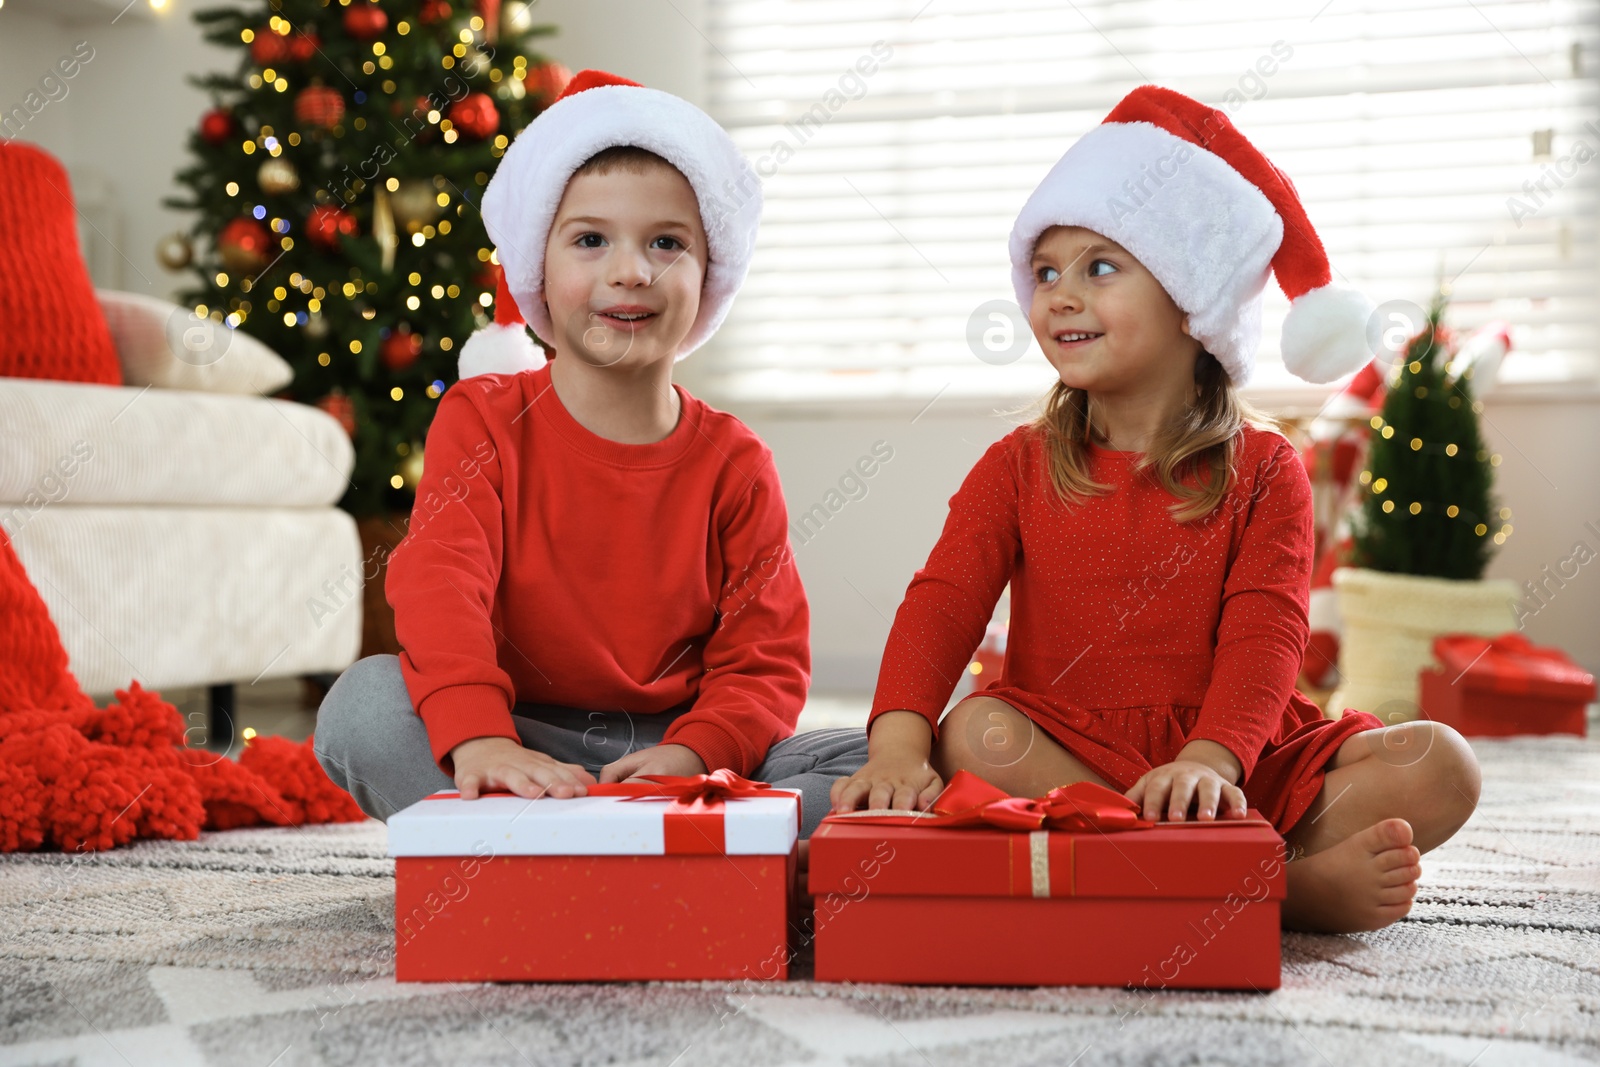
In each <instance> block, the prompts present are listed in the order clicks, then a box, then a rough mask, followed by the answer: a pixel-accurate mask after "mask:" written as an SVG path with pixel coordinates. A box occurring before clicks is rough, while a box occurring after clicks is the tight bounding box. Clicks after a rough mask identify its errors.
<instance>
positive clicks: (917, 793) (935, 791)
mask: <svg viewBox="0 0 1600 1067" xmlns="http://www.w3.org/2000/svg"><path fill="white" fill-rule="evenodd" d="M943 789H944V783H943V782H942V781H940V780H939V775H938V773H937V772H936V771H934V769H933V767H931V766H930V765H929V764H928V760H927V758H926V757H924V756H919V755H917V754H915V753H901V752H892V753H889V754H886V755H881V756H872V757H869V758H868V759H867V762H866V764H865V765H864V766H863V767H862V768H861V769H860V770H859V771H857V772H856V773H854V774H852V775H851V776H850V777H848V778H840V779H838V780H837V781H835V782H834V783H833V791H832V792H831V793H830V794H829V800H831V801H832V803H833V811H834V812H835V813H838V812H845V811H854V810H856V809H857V808H859V807H861V803H862V801H866V806H867V807H868V808H880V809H881V808H899V809H901V810H904V811H922V810H926V809H927V808H928V807H930V806H931V805H932V804H933V800H934V798H935V797H937V796H938V795H939V793H940V791H941V790H943Z"/></svg>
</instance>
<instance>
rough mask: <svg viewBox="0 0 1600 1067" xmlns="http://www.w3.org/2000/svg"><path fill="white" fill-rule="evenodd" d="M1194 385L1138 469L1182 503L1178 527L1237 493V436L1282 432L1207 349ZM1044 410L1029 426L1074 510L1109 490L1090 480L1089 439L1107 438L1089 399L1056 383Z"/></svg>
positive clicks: (1175, 508)
mask: <svg viewBox="0 0 1600 1067" xmlns="http://www.w3.org/2000/svg"><path fill="white" fill-rule="evenodd" d="M1194 381H1195V386H1196V396H1195V397H1194V399H1193V401H1192V402H1191V403H1190V404H1189V405H1188V406H1187V407H1186V408H1185V409H1184V412H1183V414H1182V415H1181V416H1180V417H1179V418H1177V419H1175V420H1173V422H1172V423H1170V424H1169V425H1167V426H1165V427H1163V428H1162V430H1161V431H1160V432H1159V433H1158V434H1157V436H1156V439H1155V440H1154V441H1153V442H1151V445H1150V447H1149V448H1148V449H1146V450H1145V452H1144V454H1143V455H1142V456H1140V458H1139V460H1138V462H1137V466H1136V468H1135V469H1137V470H1143V471H1149V472H1151V473H1152V474H1153V475H1154V476H1155V479H1156V481H1157V482H1159V483H1160V484H1161V486H1162V487H1163V488H1165V489H1166V490H1167V491H1168V492H1170V493H1171V494H1172V495H1173V496H1175V497H1177V498H1178V502H1177V503H1176V504H1172V505H1170V506H1169V507H1168V511H1169V512H1170V513H1171V514H1172V517H1173V520H1174V521H1176V522H1189V521H1191V520H1194V519H1199V518H1203V517H1205V516H1206V515H1209V514H1211V512H1212V511H1213V510H1214V509H1215V508H1216V506H1217V505H1218V504H1219V503H1221V502H1222V498H1223V497H1224V496H1226V495H1227V493H1228V490H1229V489H1231V488H1232V487H1233V483H1234V478H1235V472H1234V458H1235V453H1236V451H1237V449H1238V447H1239V443H1240V437H1239V432H1240V430H1241V429H1243V427H1244V426H1245V425H1247V424H1248V425H1251V426H1254V427H1255V428H1257V429H1261V430H1269V431H1272V432H1276V433H1282V432H1283V430H1282V427H1281V425H1280V424H1279V423H1278V420H1277V419H1275V418H1273V417H1272V416H1271V415H1268V414H1266V413H1265V412H1263V411H1261V410H1259V409H1258V408H1256V407H1255V406H1253V405H1252V404H1251V403H1250V402H1249V401H1248V400H1245V399H1244V398H1243V397H1242V396H1240V395H1239V393H1238V390H1237V389H1235V388H1234V385H1233V382H1232V381H1231V380H1230V379H1229V378H1228V372H1227V371H1225V370H1223V368H1222V364H1221V363H1220V362H1218V361H1217V357H1215V356H1213V355H1212V354H1211V353H1209V352H1206V351H1204V350H1201V352H1200V354H1199V355H1198V356H1197V357H1196V359H1195V364H1194ZM1043 405H1044V412H1043V414H1041V415H1040V416H1039V417H1038V418H1037V419H1035V420H1034V421H1033V422H1032V424H1031V425H1032V426H1033V428H1034V429H1035V430H1037V431H1038V432H1040V433H1041V434H1043V436H1044V446H1045V453H1046V455H1047V456H1048V457H1049V462H1050V481H1051V483H1052V484H1053V485H1054V486H1055V490H1056V494H1057V495H1058V496H1059V497H1060V498H1061V500H1062V502H1063V503H1066V504H1068V505H1072V504H1076V503H1080V502H1082V501H1083V500H1084V499H1085V498H1087V497H1089V496H1098V495H1102V494H1103V493H1106V492H1110V491H1111V489H1112V487H1111V486H1109V485H1105V484H1103V483H1100V482H1096V481H1094V480H1093V479H1092V478H1091V477H1090V476H1089V456H1090V453H1089V445H1088V442H1089V440H1090V439H1091V437H1092V438H1093V440H1094V441H1095V442H1096V443H1099V444H1104V443H1105V441H1106V438H1105V434H1104V432H1103V431H1102V430H1100V429H1099V428H1098V427H1096V426H1095V412H1094V404H1093V401H1092V398H1091V397H1090V395H1089V394H1088V393H1087V392H1085V391H1084V390H1082V389H1073V388H1071V387H1070V386H1067V385H1064V384H1063V383H1061V382H1059V381H1058V382H1056V384H1055V387H1054V388H1053V389H1051V390H1050V392H1049V394H1048V395H1046V396H1045V397H1044V399H1043Z"/></svg>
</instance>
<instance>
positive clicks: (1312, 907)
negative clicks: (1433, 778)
mask: <svg viewBox="0 0 1600 1067" xmlns="http://www.w3.org/2000/svg"><path fill="white" fill-rule="evenodd" d="M1421 859H1422V853H1420V852H1418V851H1417V849H1416V848H1415V847H1413V846H1412V844H1411V824H1410V823H1408V822H1406V821H1405V820H1404V819H1384V820H1383V821H1382V822H1380V823H1374V824H1373V825H1372V826H1369V827H1367V828H1366V829H1365V830H1362V831H1361V832H1360V833H1357V834H1351V835H1350V836H1349V837H1347V838H1345V839H1344V840H1343V841H1341V842H1339V843H1338V844H1337V845H1333V846H1332V847H1330V848H1325V849H1323V850H1322V851H1321V852H1317V853H1314V854H1312V855H1310V856H1307V857H1305V858H1304V859H1300V860H1295V861H1294V862H1293V863H1290V864H1289V865H1288V866H1287V869H1286V870H1287V875H1288V880H1289V884H1288V895H1287V897H1286V898H1285V900H1284V902H1283V925H1284V926H1285V927H1287V928H1289V929H1291V930H1307V931H1311V932H1313V933H1322V934H1348V933H1354V932H1356V931H1358V930H1379V929H1382V928H1383V927H1385V926H1388V925H1389V924H1390V923H1392V922H1394V921H1395V920H1396V919H1399V918H1401V917H1403V916H1404V915H1405V914H1406V913H1407V912H1408V911H1410V910H1411V900H1412V898H1413V897H1415V896H1416V895H1417V879H1418V878H1420V877H1421V876H1422V866H1421Z"/></svg>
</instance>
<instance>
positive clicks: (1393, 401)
mask: <svg viewBox="0 0 1600 1067" xmlns="http://www.w3.org/2000/svg"><path fill="white" fill-rule="evenodd" d="M1444 306H1445V299H1444V297H1443V295H1440V296H1439V297H1438V298H1436V299H1435V301H1434V303H1433V306H1432V307H1431V308H1430V309H1429V311H1428V315H1427V321H1426V323H1425V324H1424V325H1423V328H1422V330H1421V332H1419V333H1418V334H1417V335H1416V336H1415V337H1413V338H1411V340H1410V342H1409V343H1408V344H1407V346H1406V349H1405V354H1404V360H1405V362H1404V363H1403V364H1402V365H1401V366H1400V367H1399V368H1398V369H1397V372H1396V375H1395V377H1394V378H1393V379H1392V380H1391V382H1390V386H1389V391H1388V394H1387V396H1386V398H1385V400H1384V405H1383V412H1382V414H1379V415H1374V416H1373V417H1372V429H1373V431H1374V432H1373V434H1372V439H1371V440H1372V443H1371V447H1370V452H1369V455H1368V463H1367V467H1368V469H1367V470H1364V471H1362V472H1361V483H1362V484H1363V485H1365V486H1366V487H1367V495H1366V498H1365V500H1364V501H1363V504H1362V509H1361V511H1360V512H1359V513H1358V514H1357V515H1356V516H1353V521H1352V526H1353V527H1354V530H1353V535H1354V536H1353V540H1354V552H1353V560H1352V562H1354V563H1355V564H1356V565H1357V566H1360V567H1367V568H1370V569H1372V570H1379V571H1388V572H1390V573H1393V574H1413V575H1424V576H1430V577H1436V578H1453V579H1458V580H1465V581H1476V580H1478V579H1480V578H1482V577H1483V572H1484V568H1486V567H1487V566H1488V564H1489V557H1490V556H1491V555H1493V553H1494V550H1495V547H1496V546H1498V545H1502V544H1504V543H1505V541H1506V538H1508V537H1510V536H1511V525H1510V522H1509V520H1510V518H1511V510H1510V509H1509V508H1496V506H1495V504H1494V502H1493V501H1492V499H1491V496H1490V489H1491V486H1492V484H1493V481H1494V468H1495V467H1497V466H1499V464H1500V457H1499V456H1498V455H1493V454H1491V453H1490V452H1489V450H1488V448H1487V447H1486V446H1485V445H1484V443H1483V438H1482V435H1481V434H1480V432H1479V428H1478V415H1479V414H1480V413H1481V412H1482V410H1483V405H1482V403H1481V402H1479V401H1477V400H1474V399H1473V394H1472V368H1471V366H1458V365H1457V364H1456V363H1455V362H1454V361H1453V357H1454V356H1455V353H1456V346H1455V338H1454V337H1453V335H1452V334H1451V332H1450V330H1449V329H1448V327H1446V326H1444V325H1443V324H1442V322H1441V319H1442V317H1443V314H1444Z"/></svg>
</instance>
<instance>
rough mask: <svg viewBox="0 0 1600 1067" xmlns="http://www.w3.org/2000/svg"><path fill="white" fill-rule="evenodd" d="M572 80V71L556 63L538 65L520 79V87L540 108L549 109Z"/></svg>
mask: <svg viewBox="0 0 1600 1067" xmlns="http://www.w3.org/2000/svg"><path fill="white" fill-rule="evenodd" d="M571 80H572V71H570V70H568V69H567V68H566V67H565V66H563V65H562V64H560V63H556V62H548V63H540V64H539V65H538V66H537V67H532V68H530V69H529V70H528V73H527V74H525V75H523V77H522V87H523V88H524V89H526V90H527V92H528V95H529V96H531V97H532V98H533V102H534V104H535V105H537V106H538V107H540V108H546V107H549V106H550V105H551V104H553V103H555V101H556V97H558V96H560V95H561V92H562V90H564V89H565V88H566V87H567V83H568V82H570V81H571Z"/></svg>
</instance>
